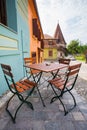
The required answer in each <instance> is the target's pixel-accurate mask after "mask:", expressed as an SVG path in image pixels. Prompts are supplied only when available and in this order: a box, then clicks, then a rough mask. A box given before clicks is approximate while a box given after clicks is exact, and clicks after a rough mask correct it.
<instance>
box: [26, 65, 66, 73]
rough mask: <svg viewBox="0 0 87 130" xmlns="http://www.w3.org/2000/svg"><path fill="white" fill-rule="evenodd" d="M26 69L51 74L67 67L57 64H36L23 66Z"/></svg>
mask: <svg viewBox="0 0 87 130" xmlns="http://www.w3.org/2000/svg"><path fill="white" fill-rule="evenodd" d="M24 66H25V67H27V68H31V69H35V70H39V71H43V72H51V71H55V70H58V69H62V68H65V67H68V65H66V64H59V63H38V64H31V65H28V64H27V65H24Z"/></svg>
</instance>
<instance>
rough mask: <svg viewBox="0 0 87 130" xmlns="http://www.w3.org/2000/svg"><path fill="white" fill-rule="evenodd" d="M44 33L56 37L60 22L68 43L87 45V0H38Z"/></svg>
mask: <svg viewBox="0 0 87 130" xmlns="http://www.w3.org/2000/svg"><path fill="white" fill-rule="evenodd" d="M36 1H37V6H38V11H39V15H40V20H41V24H42V29H43V32H44V33H47V34H49V35H54V32H55V29H56V26H57V23H58V21H59V24H60V27H61V30H62V32H63V35H64V38H65V40H66V42H68V43H69V42H70V41H71V40H73V39H79V40H80V41H82V42H83V43H87V38H86V37H87V36H86V32H87V14H86V12H87V0H70V1H69V0H46V1H45V0H36Z"/></svg>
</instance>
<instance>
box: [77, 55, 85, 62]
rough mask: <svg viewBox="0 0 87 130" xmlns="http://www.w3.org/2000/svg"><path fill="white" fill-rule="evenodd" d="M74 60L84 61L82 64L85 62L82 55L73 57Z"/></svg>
mask: <svg viewBox="0 0 87 130" xmlns="http://www.w3.org/2000/svg"><path fill="white" fill-rule="evenodd" d="M75 59H76V60H79V61H84V62H85V55H83V54H80V55H76V56H75Z"/></svg>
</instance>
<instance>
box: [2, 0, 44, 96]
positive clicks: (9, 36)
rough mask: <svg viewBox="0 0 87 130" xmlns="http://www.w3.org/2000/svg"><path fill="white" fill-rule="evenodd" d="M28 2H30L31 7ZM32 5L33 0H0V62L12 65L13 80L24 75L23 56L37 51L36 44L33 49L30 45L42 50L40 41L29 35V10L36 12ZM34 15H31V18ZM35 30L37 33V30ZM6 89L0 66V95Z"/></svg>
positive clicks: (30, 29)
mask: <svg viewBox="0 0 87 130" xmlns="http://www.w3.org/2000/svg"><path fill="white" fill-rule="evenodd" d="M30 4H32V7H31V6H30ZM34 4H35V5H34ZM33 6H36V2H35V0H32V1H31V3H30V0H29V1H28V0H0V63H4V64H8V65H10V66H11V67H12V72H13V74H14V79H15V81H17V80H19V79H20V78H22V77H23V76H24V75H25V69H24V67H23V65H24V60H23V58H24V57H30V56H31V53H32V51H34V52H36V53H37V49H36V48H37V46H36V48H35V50H34V48H32V46H34V44H38V48H39V49H38V50H42V49H41V46H42V45H41V42H39V41H38V40H36V41H37V43H36V41H33V40H32V37H33V36H31V31H32V28H31V24H30V20H31V12H32V16H33V14H35V12H37V8H33ZM30 7H31V9H30ZM30 10H31V11H30ZM36 14H37V13H36ZM35 17H36V16H35ZM35 17H34V16H33V18H35ZM38 18H39V16H38V17H37V19H38ZM39 22H40V20H38V24H40V23H39ZM38 26H40V25H38ZM39 28H40V33H41V35H40V39H41V37H43V34H42V30H41V29H42V28H41V26H40V27H39ZM36 32H37V33H38V31H36ZM36 32H34V33H36ZM38 37H39V35H38ZM41 52H42V51H41ZM36 55H37V54H36ZM40 57H41V54H40ZM37 60H38V59H37ZM40 60H41V59H40ZM6 90H8V87H7V84H6V82H5V79H4V76H3V72H2V69H1V67H0V95H2V94H3V93H5V92H6Z"/></svg>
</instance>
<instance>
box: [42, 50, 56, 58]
mask: <svg viewBox="0 0 87 130" xmlns="http://www.w3.org/2000/svg"><path fill="white" fill-rule="evenodd" d="M50 50H52V51H53V56H52V57H51V56H49V51H50ZM44 59H57V49H56V48H51V49H50V48H45V49H44Z"/></svg>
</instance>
